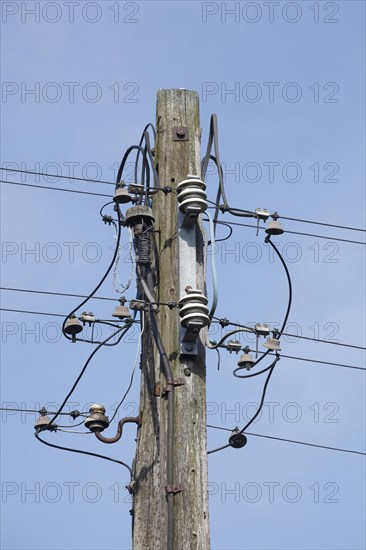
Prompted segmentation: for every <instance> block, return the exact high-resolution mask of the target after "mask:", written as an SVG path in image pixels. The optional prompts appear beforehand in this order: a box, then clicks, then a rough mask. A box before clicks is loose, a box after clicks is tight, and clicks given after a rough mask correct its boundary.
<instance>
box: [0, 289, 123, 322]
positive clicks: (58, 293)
mask: <svg viewBox="0 0 366 550" xmlns="http://www.w3.org/2000/svg"><path fill="white" fill-rule="evenodd" d="M0 290H8V291H12V292H27V293H31V294H46V295H49V296H67V297H70V298H87V296H85V294H68V293H66V292H48V291H46V290H31V289H27V288H9V287H5V286H0ZM93 298H94V300H108V301H110V302H115V301H116V300H115V298H106V297H105V296H93ZM62 317H63V316H62Z"/></svg>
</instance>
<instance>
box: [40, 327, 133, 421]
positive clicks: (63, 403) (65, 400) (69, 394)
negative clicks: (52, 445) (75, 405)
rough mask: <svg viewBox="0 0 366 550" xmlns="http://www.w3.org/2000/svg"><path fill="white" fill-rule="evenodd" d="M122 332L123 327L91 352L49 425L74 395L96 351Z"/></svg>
mask: <svg viewBox="0 0 366 550" xmlns="http://www.w3.org/2000/svg"><path fill="white" fill-rule="evenodd" d="M122 330H123V327H122V328H120V329H118V330H117V331H115V332H114V333H113V334H111V335H110V336H108V338H106V339H105V340H104V341H103V342H101V343H100V344H99V345H98V346H97V347H96V348H95V349H94V350H93V351H92V353H91V354H90V355H89V357H88V359H87V360H86V362H85V364H84V366H83V368H82V369H81V371H80V373H79V376H78V377H77V378H76V380H75V382H74V384H73V385H72V387H71V389H70V391H69V393H68V394H67V395H66V397H65V399H64V400H63V402H62V404H61V406H60V407H59V409H58V411H57V412H56V414H55V415H54V416H53V418H52V419H51V420H50V425H51V424H53V423H54V421H55V420H56V418H57V417H58V415H59V414H60V412H61V411H62V409H63V408H64V406H65V405H66V403H67V401H68V400H69V398H70V397H71V395H72V394H73V393H74V391H75V389H76V387H77V385H78V384H79V382H80V380H81V378H82V377H83V375H84V373H85V371H86V369H87V367H88V365H89V363H90V361H91V360H92V359H93V357H94V355H95V354H96V353H97V351H98V350H99V349H100V348H101V347H102V346H104V344H106V343H107V342H108V341H109V340H111V339H112V338H113V337H114V336H116V334H118V333H119V332H121V331H122Z"/></svg>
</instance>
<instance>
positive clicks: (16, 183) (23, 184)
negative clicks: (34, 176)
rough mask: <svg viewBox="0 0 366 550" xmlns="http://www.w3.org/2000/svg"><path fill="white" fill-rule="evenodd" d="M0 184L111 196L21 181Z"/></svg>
mask: <svg viewBox="0 0 366 550" xmlns="http://www.w3.org/2000/svg"><path fill="white" fill-rule="evenodd" d="M0 183H7V184H8V185H21V186H22V187H35V188H36V189H49V190H50V191H64V192H65V193H78V194H79V195H93V196H94V197H108V198H111V195H105V194H103V193H91V192H90V191H77V190H76V189H62V187H50V186H47V185H35V184H34V183H21V182H20V181H5V180H0Z"/></svg>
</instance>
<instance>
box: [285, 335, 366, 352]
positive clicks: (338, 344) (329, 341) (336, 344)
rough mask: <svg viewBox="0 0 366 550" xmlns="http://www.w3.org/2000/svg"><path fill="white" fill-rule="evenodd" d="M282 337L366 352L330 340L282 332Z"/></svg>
mask: <svg viewBox="0 0 366 550" xmlns="http://www.w3.org/2000/svg"><path fill="white" fill-rule="evenodd" d="M282 334H283V336H289V337H292V338H300V339H301V340H311V341H312V342H320V343H321V344H333V345H334V346H342V347H345V348H353V349H362V350H366V348H364V347H363V346H355V345H353V344H344V343H343V342H332V341H331V340H320V339H317V338H310V337H309V336H298V335H297V334H289V333H288V332H283V333H282Z"/></svg>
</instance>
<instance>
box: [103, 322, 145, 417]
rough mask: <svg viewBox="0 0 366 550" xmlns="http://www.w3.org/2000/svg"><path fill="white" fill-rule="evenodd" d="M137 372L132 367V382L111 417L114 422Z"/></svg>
mask: <svg viewBox="0 0 366 550" xmlns="http://www.w3.org/2000/svg"><path fill="white" fill-rule="evenodd" d="M141 315H143V313H142V312H141ZM141 321H142V319H141ZM135 372H136V369H135V368H133V369H132V373H131V378H130V383H129V385H128V387H127V390H126V391H125V393H124V395H123V397H122V399H121V401H120V402H119V403H118V405H117V407H116V410H115V411H114V413H113V416H112V418H111V419H110V422H113V420H114V419H115V417H116V415H117V413H118V410H119V409H120V407H121V406H122V405H123V403H124V400H125V399H126V397H127V395H128V393H129V391H130V389H131V387H132V384H133V379H134V376H135Z"/></svg>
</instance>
